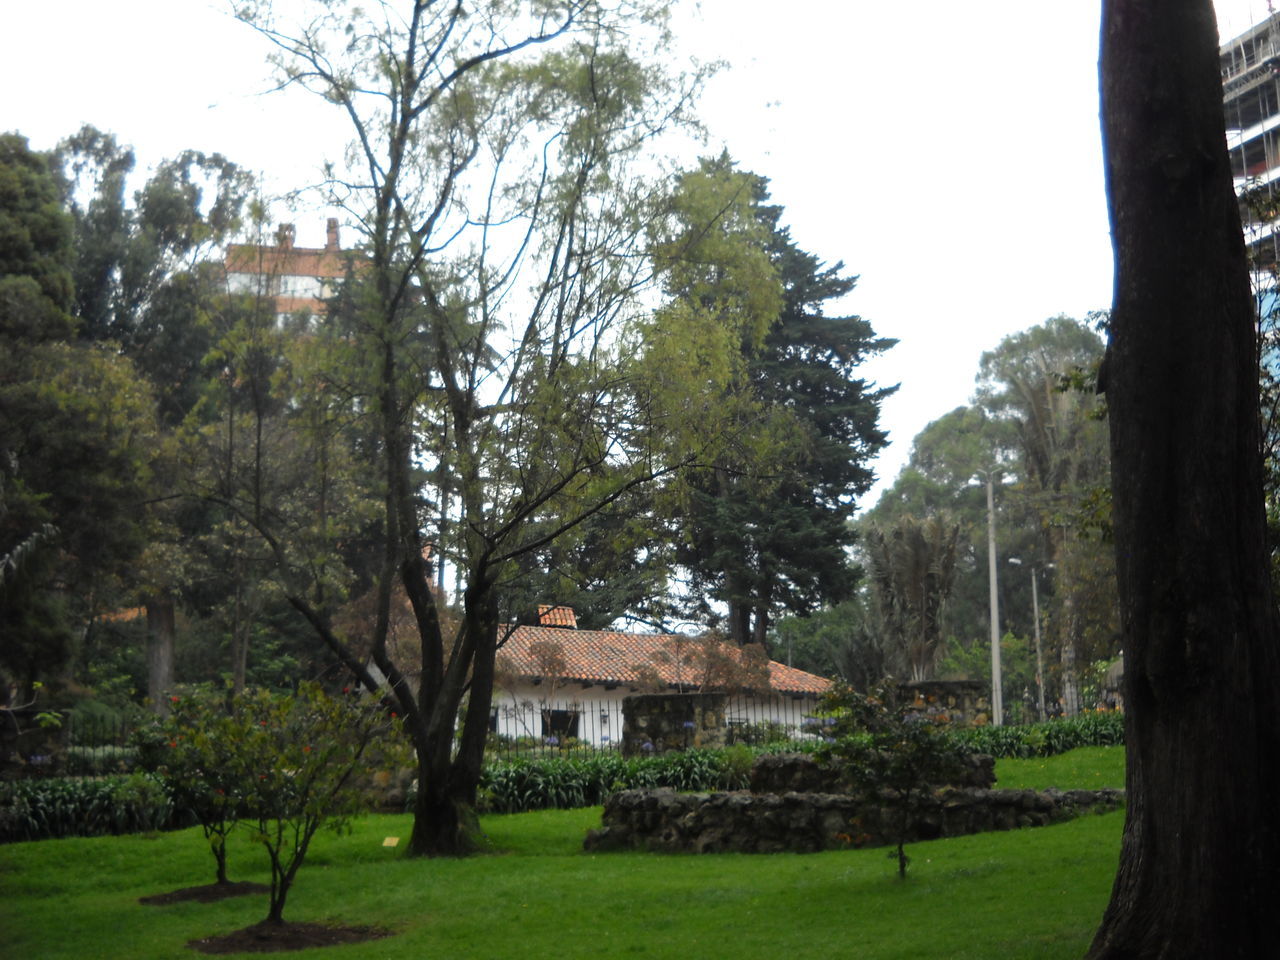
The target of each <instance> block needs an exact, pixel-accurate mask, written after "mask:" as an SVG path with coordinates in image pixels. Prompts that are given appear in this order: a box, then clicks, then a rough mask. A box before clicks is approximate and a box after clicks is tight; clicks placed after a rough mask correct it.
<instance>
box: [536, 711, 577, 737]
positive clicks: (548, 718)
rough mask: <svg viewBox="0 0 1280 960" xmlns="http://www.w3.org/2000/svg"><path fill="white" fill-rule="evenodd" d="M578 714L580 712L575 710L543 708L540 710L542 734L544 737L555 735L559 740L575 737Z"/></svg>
mask: <svg viewBox="0 0 1280 960" xmlns="http://www.w3.org/2000/svg"><path fill="white" fill-rule="evenodd" d="M579 716H580V714H579V713H578V711H577V710H546V709H544V710H543V711H542V735H543V736H544V737H557V738H558V739H560V740H566V739H568V738H569V737H574V738H577V736H578V718H579Z"/></svg>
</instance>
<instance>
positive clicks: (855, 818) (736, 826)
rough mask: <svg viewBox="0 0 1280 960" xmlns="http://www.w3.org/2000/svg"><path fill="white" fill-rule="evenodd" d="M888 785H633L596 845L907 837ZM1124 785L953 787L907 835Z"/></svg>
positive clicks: (812, 843) (765, 847)
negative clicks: (681, 789)
mask: <svg viewBox="0 0 1280 960" xmlns="http://www.w3.org/2000/svg"><path fill="white" fill-rule="evenodd" d="M892 801H893V798H892V797H889V796H888V795H887V792H880V793H878V794H876V795H874V796H858V795H854V794H849V793H812V792H811V793H799V792H794V791H792V792H787V793H766V794H752V793H748V792H746V791H738V792H732V793H724V792H721V793H675V792H674V791H672V790H624V791H622V792H620V793H615V794H613V795H612V796H610V797H609V798H608V799H607V800H606V801H605V808H604V818H603V826H602V827H601V828H600V829H599V830H592V831H591V832H590V833H589V834H588V835H587V839H586V842H585V846H586V848H587V849H588V850H611V849H648V850H654V851H660V852H667V853H676V852H692V853H725V852H736V853H772V852H782V851H790V852H796V853H807V852H812V851H817V850H833V849H840V848H845V847H864V846H865V847H874V846H885V845H888V844H891V843H896V842H897V836H896V830H895V827H896V824H897V822H898V820H899V809H898V808H897V807H896V806H895V805H894V803H893V802H892ZM1123 803H1124V791H1122V790H1112V789H1106V790H1069V791H1059V790H1046V791H1043V792H1040V793H1036V792H1035V791H1028V790H994V789H985V788H979V787H944V788H941V789H938V790H935V791H934V792H933V793H932V794H931V795H930V796H929V797H927V798H926V799H925V800H924V802H923V803H922V804H921V805H920V806H919V808H918V809H917V810H915V811H914V812H913V814H912V816H911V822H910V823H909V824H908V827H907V831H906V840H907V841H908V842H915V841H919V840H931V839H936V838H938V837H955V836H962V835H964V834H970V833H980V832H984V831H987V830H993V829H995V830H1012V829H1016V828H1019V827H1032V826H1045V825H1047V824H1050V823H1058V822H1060V821H1063V820H1069V819H1071V818H1072V817H1076V816H1080V815H1082V814H1084V813H1089V812H1098V813H1100V812H1105V811H1108V810H1114V809H1116V808H1117V807H1119V806H1121V805H1122V804H1123Z"/></svg>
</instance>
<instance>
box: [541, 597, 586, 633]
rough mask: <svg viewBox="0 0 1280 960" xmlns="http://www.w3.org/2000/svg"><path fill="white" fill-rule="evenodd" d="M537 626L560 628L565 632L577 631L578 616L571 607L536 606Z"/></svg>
mask: <svg viewBox="0 0 1280 960" xmlns="http://www.w3.org/2000/svg"><path fill="white" fill-rule="evenodd" d="M538 625H539V626H542V627H561V628H562V629H566V630H577V629H578V616H577V614H575V613H574V612H573V607H566V606H564V605H561V604H557V605H552V604H549V603H540V604H538Z"/></svg>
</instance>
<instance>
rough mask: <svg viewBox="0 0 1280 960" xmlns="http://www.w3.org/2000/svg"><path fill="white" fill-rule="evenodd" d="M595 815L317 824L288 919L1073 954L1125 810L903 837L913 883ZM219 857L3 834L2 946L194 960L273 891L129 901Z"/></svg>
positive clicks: (424, 935) (470, 936)
mask: <svg viewBox="0 0 1280 960" xmlns="http://www.w3.org/2000/svg"><path fill="white" fill-rule="evenodd" d="M1074 754H1081V756H1080V757H1078V758H1076V759H1075V760H1072V759H1071V758H1072V757H1073V755H1074ZM1117 756H1120V751H1118V750H1117V751H1115V752H1114V753H1108V752H1102V753H1099V752H1098V751H1093V750H1090V751H1074V752H1073V754H1066V755H1064V756H1063V757H1058V758H1051V760H1048V761H1042V760H1020V761H1001V762H1000V764H999V766H998V768H997V769H998V776H999V780H1000V783H999V785H1000V786H1047V785H1049V784H1048V783H1045V782H1044V781H1043V779H1042V778H1044V777H1051V778H1055V779H1058V780H1059V781H1061V782H1058V783H1055V784H1053V785H1056V786H1061V787H1074V786H1086V785H1098V786H1117V785H1119V782H1118V781H1116V780H1115V771H1116V770H1117V769H1121V768H1122V767H1123V759H1122V756H1121V759H1120V760H1119V766H1117V761H1116V758H1117ZM1054 761H1059V762H1060V763H1058V764H1055V763H1054ZM1046 764H1047V765H1048V766H1046ZM1121 776H1122V773H1121ZM599 819H600V809H599V808H598V807H597V808H590V809H586V810H571V811H544V812H539V813H529V814H518V815H512V816H493V817H486V818H484V820H483V826H484V829H485V831H486V832H487V834H488V837H489V839H490V842H491V844H492V847H493V852H492V853H491V854H489V855H484V856H477V857H473V858H470V859H467V860H453V861H448V860H437V861H410V860H406V859H404V858H403V857H401V856H399V855H398V854H397V852H396V851H395V850H392V849H388V848H385V847H383V846H382V840H383V838H384V837H387V836H400V837H402V838H407V835H408V832H409V828H410V820H409V818H408V817H403V816H377V817H368V818H365V819H363V820H361V821H359V822H358V823H357V824H356V825H355V829H354V831H353V832H352V833H351V834H350V835H348V836H345V837H337V836H334V835H333V834H330V833H323V834H321V835H320V836H319V837H317V839H316V842H315V844H314V846H313V850H312V853H311V855H310V856H309V857H308V859H307V862H306V865H305V866H304V867H303V868H302V871H301V873H300V874H299V876H298V880H297V883H296V884H295V886H294V889H293V892H292V893H291V895H290V900H289V905H288V907H287V909H286V911H285V915H286V917H287V918H288V919H290V920H312V921H323V920H333V921H335V922H340V923H346V924H369V923H372V924H376V925H379V926H383V927H387V928H390V929H392V930H394V931H395V933H396V935H395V936H393V937H390V938H387V939H382V940H376V941H371V942H368V943H364V944H358V945H353V946H341V947H327V948H324V950H323V951H319V950H312V951H307V955H308V956H310V955H323V956H325V957H332V958H333V960H343V958H357V957H359V958H374V957H378V958H382V957H397V958H399V957H433V958H441V960H461V958H494V960H497V958H508V957H511V958H520V960H537V958H548V960H551V958H554V960H573V958H592V960H594V958H597V957H599V956H601V955H619V956H643V957H651V958H667V957H669V958H673V960H674V958H681V960H683V958H690V960H698V958H706V960H720V958H724V957H732V958H734V960H754V958H761V960H764V958H769V960H777V957H779V956H780V955H786V956H796V957H805V958H825V957H833V958H834V957H841V958H848V957H857V958H891V957H894V958H896V957H902V958H907V957H910V958H920V957H925V958H974V960H977V958H983V960H987V958H993V957H1000V958H1020V957H1021V958H1028V960H1030V958H1035V960H1049V958H1056V957H1063V958H1066V957H1072V958H1075V957H1079V956H1081V955H1082V954H1083V953H1084V950H1085V948H1086V947H1087V945H1088V942H1089V938H1090V936H1091V935H1092V932H1093V929H1094V927H1095V926H1096V925H1097V923H1098V921H1099V919H1100V917H1101V915H1102V910H1103V908H1104V906H1105V905H1106V900H1107V895H1108V892H1109V890H1110V887H1111V880H1112V876H1113V874H1114V871H1115V865H1116V857H1117V852H1118V849H1119V840H1120V831H1121V826H1122V822H1123V815H1122V814H1120V813H1112V814H1107V815H1105V816H1090V817H1085V818H1082V819H1080V820H1076V821H1073V822H1071V823H1066V824H1061V825H1059V826H1055V827H1045V828H1041V829H1036V830H1021V831H1015V832H1011V833H993V834H983V835H979V836H973V837H961V838H956V839H952V840H941V841H935V842H932V843H919V844H914V845H912V846H911V847H909V848H908V852H909V853H910V854H911V856H912V857H913V860H912V864H911V875H910V877H909V878H908V880H907V881H906V882H905V883H900V882H898V881H897V879H896V875H895V865H894V863H893V862H892V861H890V860H889V859H887V858H886V856H885V850H883V849H879V850H850V851H838V852H829V853H820V854H806V855H771V856H748V855H735V854H725V855H709V856H660V855H652V854H640V853H610V854H596V855H589V854H585V853H583V852H582V836H583V834H584V833H585V832H586V830H587V829H588V828H590V827H592V826H595V825H597V824H598V823H599ZM230 863H231V871H230V872H231V876H232V879H233V880H257V881H260V882H267V880H268V875H267V871H266V860H265V857H264V855H263V854H262V853H261V852H259V850H257V849H255V848H254V846H253V845H252V843H251V842H250V840H249V839H248V835H247V833H246V834H243V835H239V836H236V835H233V842H232V850H231V857H230ZM212 866H213V860H212V858H211V857H210V856H209V855H208V854H207V852H205V850H204V847H203V841H202V839H201V836H200V833H199V831H198V830H186V831H180V832H177V833H169V834H163V835H159V836H155V837H145V836H129V837H108V838H94V839H68V840H47V841H41V842H36V843H24V844H12V845H9V846H5V847H0V931H3V937H4V943H5V948H4V949H5V953H6V955H10V956H15V957H19V956H20V957H28V958H31V960H59V958H66V960H73V958H74V960H82V958H86V957H92V958H97V960H112V958H121V960H125V958H128V960H136V958H147V960H163V958H168V957H174V958H184V960H191V958H193V957H195V956H199V954H195V953H194V952H193V951H191V950H189V949H188V948H187V947H186V946H185V943H186V942H187V941H188V940H191V939H194V938H196V937H205V936H210V935H215V934H219V933H226V932H230V931H232V930H235V929H238V928H240V927H244V926H247V925H248V924H250V923H253V922H255V921H257V920H260V919H262V917H263V916H265V914H266V898H265V897H261V896H254V897H242V898H237V899H233V900H225V901H222V902H220V903H213V904H199V903H185V904H176V905H172V906H165V907H152V906H142V905H140V904H139V903H138V902H137V900H138V897H140V896H145V895H148V894H155V893H162V892H165V891H167V890H171V889H174V888H177V887H183V886H189V885H192V884H199V883H206V882H208V881H209V880H211V879H212V872H213V871H212ZM240 956H258V957H260V956H261V955H260V954H254V955H250V954H243V955H240Z"/></svg>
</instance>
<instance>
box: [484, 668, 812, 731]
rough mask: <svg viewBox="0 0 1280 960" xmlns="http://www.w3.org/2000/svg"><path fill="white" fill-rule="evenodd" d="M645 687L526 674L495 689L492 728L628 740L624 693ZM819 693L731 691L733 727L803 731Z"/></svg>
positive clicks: (729, 706) (729, 711)
mask: <svg viewBox="0 0 1280 960" xmlns="http://www.w3.org/2000/svg"><path fill="white" fill-rule="evenodd" d="M639 692H640V691H639V690H638V689H635V688H629V687H626V686H609V687H606V686H605V685H602V684H584V683H581V682H565V683H561V684H558V685H552V684H548V683H546V682H543V683H537V684H535V683H532V682H530V681H527V680H521V681H520V682H519V683H517V684H512V685H510V686H509V687H507V688H501V689H495V690H494V691H493V704H494V706H493V721H492V729H493V731H494V732H495V733H497V734H498V735H499V736H502V737H507V738H510V739H512V740H515V739H522V738H528V739H531V740H537V741H539V742H542V743H547V742H550V741H551V740H552V738H554V740H555V741H556V742H557V743H559V744H562V743H563V741H564V740H566V739H568V738H572V739H574V740H576V741H579V742H581V743H585V744H589V745H591V746H596V747H608V746H610V745H612V744H619V743H621V742H622V701H623V698H625V697H628V696H630V695H631V694H633V693H639ZM817 705H818V702H817V698H816V697H813V696H807V695H791V694H778V693H773V694H770V695H768V696H765V697H757V696H755V695H754V694H738V695H736V696H733V697H730V698H729V701H728V703H727V704H726V707H725V719H726V721H727V723H728V725H729V726H730V727H741V726H748V725H755V724H765V723H776V724H781V725H783V726H785V727H786V728H787V729H788V730H789V731H790V732H791V733H792V734H793V735H796V736H799V735H800V732H801V730H802V724H803V721H804V718H805V717H806V716H808V715H810V714H812V713H813V711H814V710H816V709H817Z"/></svg>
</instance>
